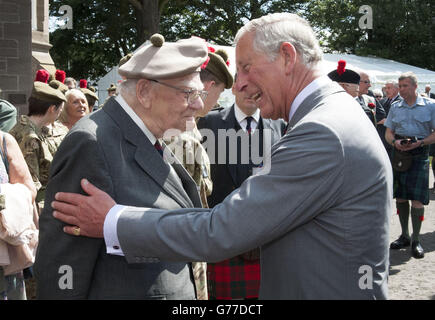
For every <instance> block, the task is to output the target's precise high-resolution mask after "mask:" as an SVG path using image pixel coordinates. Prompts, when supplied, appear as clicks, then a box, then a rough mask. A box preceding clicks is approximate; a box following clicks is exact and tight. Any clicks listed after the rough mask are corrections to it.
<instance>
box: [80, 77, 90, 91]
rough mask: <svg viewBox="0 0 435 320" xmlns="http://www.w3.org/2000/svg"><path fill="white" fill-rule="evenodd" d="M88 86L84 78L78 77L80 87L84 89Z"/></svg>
mask: <svg viewBox="0 0 435 320" xmlns="http://www.w3.org/2000/svg"><path fill="white" fill-rule="evenodd" d="M87 87H88V82H87V81H86V79H80V88H82V89H86V88H87Z"/></svg>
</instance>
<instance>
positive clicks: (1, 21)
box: [0, 0, 55, 114]
mask: <svg viewBox="0 0 435 320" xmlns="http://www.w3.org/2000/svg"><path fill="white" fill-rule="evenodd" d="M48 6H49V0H0V98H1V99H5V100H8V101H9V102H11V103H12V104H13V105H15V107H16V108H17V109H18V113H19V114H25V113H27V100H28V98H29V95H30V92H31V89H32V83H33V80H34V77H35V73H36V70H38V69H41V68H44V69H47V70H48V71H49V72H51V73H54V72H55V66H54V62H53V60H52V59H51V57H50V54H49V49H50V48H51V45H50V43H49V31H48Z"/></svg>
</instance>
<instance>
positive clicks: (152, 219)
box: [0, 13, 435, 300]
mask: <svg viewBox="0 0 435 320" xmlns="http://www.w3.org/2000/svg"><path fill="white" fill-rule="evenodd" d="M235 44H236V61H229V59H228V54H227V53H226V52H225V51H224V50H215V49H214V48H213V46H212V45H210V44H208V43H207V42H206V41H204V40H202V39H200V38H197V37H192V38H190V39H183V40H179V41H177V42H174V43H169V42H166V41H165V39H164V38H163V36H161V35H158V34H156V35H153V36H152V37H151V39H150V44H149V45H146V46H143V47H142V48H141V49H139V50H138V51H136V52H135V53H134V54H129V55H127V56H125V57H123V58H122V59H121V60H120V62H119V74H120V76H121V77H122V81H121V82H120V84H119V85H118V87H117V86H115V85H114V84H112V85H111V86H110V87H109V88H107V91H108V93H109V97H108V98H107V99H106V100H105V101H104V102H103V103H102V104H101V105H98V96H97V95H96V90H95V88H93V87H91V86H88V83H87V81H86V80H83V79H82V80H80V81H79V85H78V87H77V81H76V80H75V79H73V78H71V77H66V73H65V72H64V71H62V70H57V71H56V73H55V74H54V75H50V74H49V72H47V71H46V70H44V69H41V70H38V71H37V73H36V76H35V81H34V83H33V88H32V93H31V96H30V98H29V100H28V113H27V115H20V117H19V118H17V112H16V109H15V108H14V107H13V106H12V105H11V104H10V103H8V102H7V101H4V100H0V103H1V110H0V121H1V122H0V129H1V131H0V132H1V137H0V151H1V155H2V160H3V161H0V182H1V189H0V193H1V197H0V208H1V209H2V217H6V218H7V219H9V220H6V218H2V220H1V221H0V224H2V225H1V228H0V229H1V230H5V232H3V231H2V232H1V233H0V299H26V289H25V287H26V285H25V281H28V283H32V288H33V287H34V288H35V290H36V291H32V292H28V294H29V297H28V298H34V297H35V296H36V298H37V299H199V300H214V299H258V298H264V299H387V298H388V266H389V250H390V249H393V250H395V249H403V248H407V247H411V254H412V256H413V257H414V258H417V259H419V258H423V257H424V249H423V247H422V245H421V243H420V241H419V234H420V229H421V224H422V222H423V220H424V206H425V205H427V204H428V203H429V186H428V184H429V155H432V156H433V155H435V149H434V150H433V151H430V145H433V144H434V143H435V133H434V129H435V100H432V98H435V96H434V94H433V93H431V92H430V90H431V88H430V86H427V87H426V90H425V93H422V94H418V91H417V85H418V79H417V78H416V76H415V75H414V74H413V73H411V72H407V73H404V74H402V75H401V76H400V77H399V78H398V79H391V80H390V81H387V82H386V83H385V85H384V87H383V88H382V89H376V90H373V91H372V90H370V88H371V85H372V82H371V79H370V76H369V75H368V74H367V73H366V72H364V71H362V70H357V69H355V70H351V69H349V68H347V66H346V61H344V60H341V61H338V66H337V69H336V70H331V72H330V73H328V75H325V74H323V72H322V71H321V68H320V63H321V61H322V52H321V50H320V47H319V44H318V41H317V39H316V37H315V35H314V32H313V30H312V29H311V27H310V26H309V24H308V23H307V22H306V21H305V20H303V19H302V18H300V17H298V16H297V15H294V14H289V13H275V14H270V15H267V16H264V17H261V18H258V19H255V20H252V21H250V22H248V23H247V24H246V25H245V26H244V27H242V28H241V29H240V30H239V32H238V33H237V36H236V39H235ZM230 63H235V64H236V69H237V74H236V75H233V74H232V73H231V72H230V69H229V65H230ZM224 89H231V90H232V94H233V95H234V97H235V103H234V105H232V106H231V107H228V108H222V107H220V106H219V104H218V99H219V96H220V94H221V93H222V92H223V90H224ZM8 132H9V133H8ZM222 133H223V134H222ZM233 137H235V140H234V144H232V142H233V141H232V138H233ZM179 150H181V153H179V152H178V151H179ZM257 151H258V155H259V157H260V159H261V161H259V162H258V161H256V159H255V157H254V155H255V154H256V152H257ZM431 152H433V153H431ZM392 168H393V170H392ZM432 168H434V166H433V165H432ZM434 174H435V171H434ZM13 186H16V188H18V187H20V188H21V189H20V190H24V191H22V192H21V193H20V194H22V196H20V197H21V198H20V199H21V200H22V201H19V200H18V201H17V199H16V194H17V190H19V189H14V188H15V187H13ZM393 198H395V199H396V204H397V208H398V216H399V220H400V224H401V227H402V234H401V236H400V238H399V239H397V240H396V241H394V242H393V243H391V244H390V243H389V225H390V216H391V214H392V201H393ZM9 206H10V208H8V207H9ZM12 208H13V209H14V212H15V214H12V215H11V214H10V213H9V212H11V211H12ZM409 216H411V223H412V234H411V235H410V234H409V230H408V229H409V228H408V223H409ZM14 226H17V227H15V229H14ZM18 226H19V228H18ZM8 228H9V229H8ZM12 249H14V250H18V251H19V253H20V254H21V256H20V257H21V258H20V259H17V255H16V254H11V252H12V251H11V250H12ZM33 262H34V264H33ZM12 266H13V267H12ZM64 266H68V267H69V268H71V270H73V278H72V280H71V281H73V285H72V284H71V285H70V284H69V283H66V284H64V285H60V277H62V273H61V272H60V270H61V268H62V267H64ZM362 266H364V267H368V268H370V270H371V273H372V275H373V276H372V278H371V280H370V279H369V281H371V282H370V283H366V286H361V276H362V275H361V273H360V270H361V269H360V268H361V267H362ZM25 279H27V280H25Z"/></svg>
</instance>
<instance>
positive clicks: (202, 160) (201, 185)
mask: <svg viewBox="0 0 435 320" xmlns="http://www.w3.org/2000/svg"><path fill="white" fill-rule="evenodd" d="M201 139H202V136H201V134H200V133H199V130H198V129H197V128H196V126H195V128H194V129H193V130H192V131H185V132H183V133H181V134H180V135H178V136H176V137H172V138H171V139H164V141H165V143H166V145H167V146H168V147H169V148H170V149H171V151H172V152H173V153H174V154H175V156H176V157H177V159H178V160H179V161H180V162H181V164H182V165H183V167H184V168H185V169H186V171H187V172H188V173H189V174H190V176H191V177H192V179H193V180H194V181H195V183H196V186H197V188H198V192H199V194H200V196H201V202H202V206H203V207H204V208H208V203H207V197H208V196H209V195H210V194H211V192H212V191H213V182H212V180H211V177H210V160H209V158H208V155H207V152H206V151H205V149H204V147H203V146H202V145H201ZM181 152H182V155H181Z"/></svg>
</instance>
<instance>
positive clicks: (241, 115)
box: [234, 103, 260, 123]
mask: <svg viewBox="0 0 435 320" xmlns="http://www.w3.org/2000/svg"><path fill="white" fill-rule="evenodd" d="M234 115H235V117H236V120H237V122H238V123H241V122H242V121H243V120H245V118H246V117H249V116H248V115H246V114H245V113H244V112H243V111H242V110H241V109H240V108H239V106H238V105H237V104H236V103H235V104H234ZM251 117H253V118H254V120H255V122H257V123H258V121H259V120H260V109H257V110H255V113H254V114H253V115H252V116H251Z"/></svg>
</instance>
